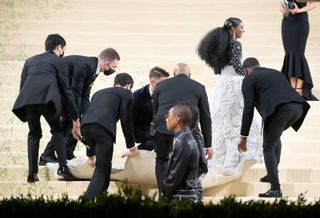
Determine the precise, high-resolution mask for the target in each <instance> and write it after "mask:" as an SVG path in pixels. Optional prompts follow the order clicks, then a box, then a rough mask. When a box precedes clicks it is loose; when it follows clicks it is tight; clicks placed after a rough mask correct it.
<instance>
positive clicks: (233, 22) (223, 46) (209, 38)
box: [197, 17, 242, 74]
mask: <svg viewBox="0 0 320 218" xmlns="http://www.w3.org/2000/svg"><path fill="white" fill-rule="evenodd" d="M241 22H242V21H241V20H240V19H239V18H235V17H230V18H228V19H227V20H226V21H225V22H224V24H223V27H217V28H215V29H213V30H211V31H209V32H208V33H207V34H206V35H205V36H204V37H203V38H202V40H201V41H200V43H199V46H198V49H197V52H198V55H199V57H200V58H201V60H203V61H205V62H206V64H208V65H209V66H210V67H211V68H212V69H214V72H215V73H216V74H220V73H221V69H222V68H223V67H224V66H225V65H227V64H228V63H229V62H230V55H229V50H230V45H229V41H230V37H231V35H230V33H229V31H230V29H231V28H232V27H238V26H239V25H240V24H241Z"/></svg>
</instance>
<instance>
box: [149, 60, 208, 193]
mask: <svg viewBox="0 0 320 218" xmlns="http://www.w3.org/2000/svg"><path fill="white" fill-rule="evenodd" d="M189 77H190V70H189V66H188V65H187V64H184V63H179V64H177V65H176V66H175V69H174V77H173V78H169V79H166V80H163V81H161V82H159V83H158V84H157V86H156V88H155V91H154V93H153V115H154V118H153V122H154V124H155V129H156V131H155V135H154V141H155V144H156V149H155V150H156V155H157V157H156V169H155V170H156V177H157V183H158V189H159V192H160V193H162V190H161V184H162V183H163V181H164V178H165V176H166V172H167V168H168V160H169V153H170V151H172V143H173V141H172V140H173V134H172V132H169V131H168V130H167V127H166V121H165V115H166V114H167V113H168V111H169V109H170V108H171V107H172V106H174V105H175V104H177V103H180V102H183V101H184V102H185V101H187V102H189V103H190V104H191V105H195V106H197V107H198V108H199V112H200V126H201V131H202V134H203V137H204V145H205V150H206V154H207V155H208V158H209V159H211V158H212V155H213V150H212V148H211V138H212V137H211V134H212V133H211V117H210V110H209V103H208V97H207V93H206V90H205V87H204V86H203V85H202V84H200V83H198V82H196V81H195V80H192V79H190V78H189Z"/></svg>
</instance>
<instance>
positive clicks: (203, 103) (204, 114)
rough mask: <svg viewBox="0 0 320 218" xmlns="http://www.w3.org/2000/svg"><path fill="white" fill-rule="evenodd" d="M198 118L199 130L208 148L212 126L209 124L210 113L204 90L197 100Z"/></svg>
mask: <svg viewBox="0 0 320 218" xmlns="http://www.w3.org/2000/svg"><path fill="white" fill-rule="evenodd" d="M198 108H199V120H200V126H201V132H202V134H203V139H204V147H206V148H210V147H211V140H212V131H211V130H212V126H211V115H210V108H209V102H208V96H207V93H206V91H205V88H204V91H203V94H202V95H201V97H200V101H199V105H198Z"/></svg>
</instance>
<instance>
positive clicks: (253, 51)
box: [7, 39, 319, 62]
mask: <svg viewBox="0 0 320 218" xmlns="http://www.w3.org/2000/svg"><path fill="white" fill-rule="evenodd" d="M199 40H200V39H199ZM108 45H109V46H110V45H112V47H114V48H115V49H117V50H118V51H119V54H121V56H122V57H123V59H122V60H124V61H127V60H126V59H128V61H130V59H131V58H132V57H131V56H134V55H138V56H140V57H141V56H142V57H146V56H149V58H151V57H152V56H153V58H155V56H164V57H163V58H166V59H171V60H173V61H174V62H179V61H180V62H181V60H184V59H187V62H190V59H198V56H197V55H196V48H197V46H198V41H195V42H193V43H192V44H191V43H190V44H188V45H185V44H181V45H178V44H176V43H172V44H161V45H159V44H157V45H154V44H144V45H141V44H136V43H134V42H133V43H132V44H126V43H120V44H116V43H110V42H109V43H106V42H105V43H87V42H82V43H79V44H76V43H72V44H71V43H70V45H69V47H68V51H67V52H66V55H68V54H84V51H87V53H86V54H89V55H94V54H97V53H98V52H99V51H100V50H102V49H103V48H105V47H107V46H108ZM17 46H18V44H13V43H10V44H8V45H7V49H8V52H7V54H8V55H14V54H15V53H14V52H16V50H15V49H17ZM42 46H43V45H42V43H40V42H39V44H35V43H29V44H28V45H27V46H26V47H25V48H24V50H23V52H24V53H25V54H26V55H27V56H32V55H34V54H37V53H41V52H43V48H42ZM244 46H245V47H244V50H245V52H246V54H247V55H250V56H256V57H261V56H274V55H281V60H283V55H284V51H283V47H282V45H276V46H272V45H258V44H256V45H244ZM137 50H139V53H138V54H137V53H136V51H137ZM318 51H319V46H313V47H312V46H308V50H307V52H306V55H307V57H308V61H309V62H311V61H312V58H311V57H312V56H316V57H317V56H319V52H318ZM129 57H130V58H129Z"/></svg>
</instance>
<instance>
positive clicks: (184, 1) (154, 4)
mask: <svg viewBox="0 0 320 218" xmlns="http://www.w3.org/2000/svg"><path fill="white" fill-rule="evenodd" d="M0 6H1V7H0V31H1V36H0V72H1V73H0V81H1V82H0V114H1V116H0V197H10V196H19V195H20V194H24V195H26V194H28V193H30V194H31V195H32V196H40V195H45V196H53V197H59V196H61V195H62V194H63V193H66V194H68V195H69V196H70V197H72V198H77V197H78V196H79V195H81V194H82V193H83V192H84V191H85V190H86V188H87V185H88V181H76V182H65V181H50V180H49V177H48V170H47V168H46V167H40V173H39V176H40V180H41V182H38V183H35V184H28V183H27V182H26V178H27V133H28V127H27V124H25V123H22V122H20V121H19V120H18V119H17V118H16V117H14V116H13V113H12V112H11V108H12V106H13V103H14V100H15V98H16V96H17V94H18V89H19V82H20V73H21V69H22V66H23V64H24V61H25V59H26V58H27V57H30V56H32V55H34V54H37V53H41V52H43V50H44V40H45V38H46V36H47V35H48V34H50V33H59V34H61V35H62V36H63V37H64V38H65V39H66V41H67V50H66V55H71V54H80V55H86V56H97V55H98V54H99V53H100V51H101V50H103V49H104V48H107V47H114V48H115V49H117V50H118V52H119V53H120V56H121V63H120V71H122V72H127V73H130V74H131V75H132V76H133V78H134V81H135V85H134V89H138V88H140V87H142V86H143V85H145V84H146V83H147V81H148V71H149V70H150V69H151V68H152V67H154V66H161V67H163V68H165V69H167V70H168V71H169V72H172V69H173V66H174V64H175V63H178V62H186V63H188V64H189V65H190V67H191V71H192V77H193V79H195V80H197V81H199V82H201V83H202V84H204V85H205V86H206V89H207V93H208V96H209V101H210V103H212V102H211V100H212V99H211V94H212V89H213V86H214V81H215V76H214V74H213V72H212V70H211V69H210V68H208V67H207V66H206V65H205V64H204V63H203V62H202V61H201V60H200V59H199V58H198V57H197V55H196V47H197V44H198V42H199V41H200V39H201V37H202V36H203V35H204V34H205V33H206V32H207V31H209V30H210V29H212V28H214V27H217V26H221V25H222V24H223V22H224V20H225V19H226V18H228V17H231V16H233V17H239V18H241V19H242V20H243V21H244V25H245V31H246V32H245V34H244V36H243V39H242V40H241V42H242V45H243V48H244V50H245V54H246V55H247V56H254V57H257V58H258V59H259V60H260V62H261V64H262V65H263V66H265V67H271V68H275V69H280V68H281V64H282V61H283V56H284V51H283V48H282V43H281V35H280V25H281V15H280V12H279V5H278V1H263V0H257V1H254V2H253V1H251V0H230V1H223V0H118V1H111V0H77V1H76V0H56V1H48V0H47V1H37V0H29V1H26V0H2V1H1V2H0ZM309 17H310V30H311V31H310V36H309V40H308V44H307V51H306V56H307V59H308V61H309V65H310V69H311V72H312V74H313V80H314V85H315V88H314V89H313V93H314V94H315V95H316V96H317V97H318V98H319V97H320V77H319V76H318V75H317V72H320V64H319V63H320V52H319V47H320V40H319V39H320V25H318V21H319V19H320V10H319V8H317V9H315V10H314V11H312V12H310V13H309ZM113 78H114V76H111V77H102V76H99V77H98V79H97V80H96V82H95V84H94V86H93V89H92V93H94V92H95V91H96V90H98V89H101V88H104V87H109V86H111V85H112V83H113ZM310 104H311V109H310V112H309V114H308V116H307V118H306V121H305V123H304V124H303V126H302V128H301V130H300V131H299V132H298V133H295V132H294V131H292V130H288V131H286V132H285V133H284V135H283V137H282V139H283V151H282V157H281V162H280V170H279V173H280V181H281V183H282V189H283V192H284V195H285V196H288V197H289V198H293V199H294V198H296V197H297V196H298V195H299V194H300V193H305V197H307V198H308V199H309V200H312V199H314V198H318V197H319V196H320V188H319V187H320V124H319V122H320V103H319V102H310ZM42 122H43V138H42V140H41V147H40V153H41V152H42V151H43V149H44V146H45V145H46V143H47V142H48V141H49V137H50V133H49V128H48V126H47V125H46V123H45V121H44V120H43V121H42ZM118 134H119V136H118V138H119V140H117V145H115V157H116V158H115V162H122V163H123V162H124V160H122V159H120V158H118V157H119V156H120V154H121V153H122V152H123V151H124V150H125V146H124V139H123V135H122V132H121V131H120V129H119V133H118ZM318 134H319V135H318ZM76 155H78V156H85V148H84V146H83V145H80V144H79V145H78V147H77V150H76ZM265 173H266V172H265V167H264V165H263V164H256V165H254V166H253V167H251V168H250V169H248V170H247V172H246V173H245V174H244V175H243V176H242V177H241V178H240V179H238V180H236V181H233V182H231V183H228V184H224V185H221V186H217V187H213V188H210V189H208V190H205V193H204V194H205V196H204V200H205V201H210V200H216V199H221V198H222V197H223V196H228V195H231V194H234V195H236V196H237V197H239V198H243V199H256V198H257V195H258V193H260V192H264V191H266V190H267V189H268V188H269V185H268V184H263V183H259V182H258V181H259V178H260V177H262V176H264V175H265ZM117 188H118V186H117V184H116V183H111V185H110V188H109V191H110V192H111V193H112V192H116V191H117Z"/></svg>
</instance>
